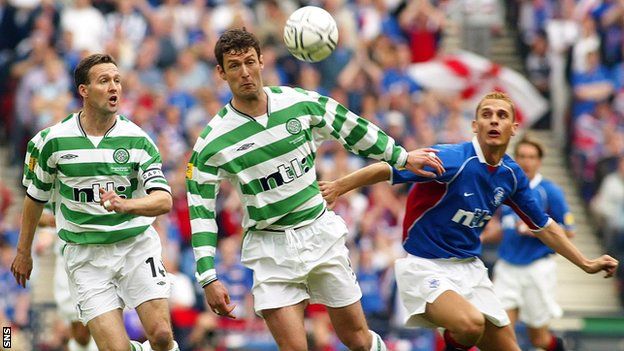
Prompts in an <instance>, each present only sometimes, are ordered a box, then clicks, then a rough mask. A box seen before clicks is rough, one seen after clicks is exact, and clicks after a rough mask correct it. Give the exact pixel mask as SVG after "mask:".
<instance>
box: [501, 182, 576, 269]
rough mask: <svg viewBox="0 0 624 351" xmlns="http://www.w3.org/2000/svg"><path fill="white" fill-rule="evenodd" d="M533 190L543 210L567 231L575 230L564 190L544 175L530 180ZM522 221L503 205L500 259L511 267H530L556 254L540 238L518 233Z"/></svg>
mask: <svg viewBox="0 0 624 351" xmlns="http://www.w3.org/2000/svg"><path fill="white" fill-rule="evenodd" d="M530 187H531V189H532V191H533V196H534V197H535V198H536V200H537V203H538V205H539V206H540V209H542V211H544V212H546V213H547V214H548V215H549V216H550V218H552V219H553V220H554V221H556V222H557V223H559V224H560V225H561V226H562V227H563V228H564V229H566V230H572V229H573V227H574V217H573V216H572V213H570V210H569V209H568V204H567V203H566V201H565V198H564V196H563V191H561V189H560V188H559V187H558V186H557V185H555V184H554V183H553V182H551V181H549V180H547V179H544V178H543V177H542V175H541V174H537V175H536V176H535V177H534V178H533V179H532V180H531V182H530ZM519 221H520V218H518V216H517V215H516V214H515V213H514V211H513V210H512V209H511V208H509V207H507V206H503V208H502V212H501V227H502V230H503V240H502V241H501V244H500V246H499V248H498V256H499V257H500V258H502V259H503V260H505V261H507V262H509V263H511V264H516V265H527V264H530V263H531V262H534V261H535V260H538V259H540V258H542V257H544V256H548V255H550V254H553V253H555V252H554V251H553V250H552V249H551V248H549V247H548V246H546V245H544V243H542V242H541V241H540V240H539V239H538V238H535V237H532V236H527V235H521V234H519V233H518V231H517V228H518V225H519Z"/></svg>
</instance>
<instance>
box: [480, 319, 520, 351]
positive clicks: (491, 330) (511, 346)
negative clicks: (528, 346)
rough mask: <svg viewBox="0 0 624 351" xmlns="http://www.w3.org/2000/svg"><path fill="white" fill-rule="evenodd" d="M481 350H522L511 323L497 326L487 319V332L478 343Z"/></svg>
mask: <svg viewBox="0 0 624 351" xmlns="http://www.w3.org/2000/svg"><path fill="white" fill-rule="evenodd" d="M477 347H479V350H481V351H521V350H520V347H518V343H517V342H516V334H515V333H514V330H513V329H512V328H511V325H509V324H508V325H506V326H504V327H497V326H496V325H494V324H493V323H492V322H490V321H489V320H487V319H486V320H485V332H484V333H483V336H482V337H481V340H479V342H478V343H477Z"/></svg>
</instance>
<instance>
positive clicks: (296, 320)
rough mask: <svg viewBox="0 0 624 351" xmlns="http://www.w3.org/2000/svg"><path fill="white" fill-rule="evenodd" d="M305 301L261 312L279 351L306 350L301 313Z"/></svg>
mask: <svg viewBox="0 0 624 351" xmlns="http://www.w3.org/2000/svg"><path fill="white" fill-rule="evenodd" d="M306 304H307V301H301V302H299V303H297V304H294V305H291V306H285V307H279V308H270V309H264V310H262V316H263V317H264V320H265V322H266V324H267V326H268V327H269V330H270V331H271V334H272V335H273V338H274V339H275V342H276V343H277V346H278V347H279V349H280V351H305V350H307V349H308V342H307V340H306V331H305V326H304V324H303V317H304V316H303V311H304V309H305V306H306Z"/></svg>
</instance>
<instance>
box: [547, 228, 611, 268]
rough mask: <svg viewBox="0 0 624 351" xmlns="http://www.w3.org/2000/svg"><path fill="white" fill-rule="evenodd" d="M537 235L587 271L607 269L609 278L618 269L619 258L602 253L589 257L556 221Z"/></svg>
mask: <svg viewBox="0 0 624 351" xmlns="http://www.w3.org/2000/svg"><path fill="white" fill-rule="evenodd" d="M535 236H536V237H537V238H538V239H540V240H541V241H542V242H543V243H544V244H546V245H547V246H548V247H550V248H551V249H553V250H555V252H557V253H558V254H560V255H561V256H563V257H565V258H566V259H568V261H570V262H572V263H574V264H575V265H577V266H578V267H579V268H581V269H582V270H584V271H585V272H587V273H590V274H594V273H598V272H600V271H605V278H609V277H612V276H613V275H614V274H615V272H616V270H617V266H618V260H616V259H615V258H613V257H611V256H609V255H602V256H600V257H598V258H595V259H593V260H590V259H587V258H586V257H585V256H584V255H583V254H582V253H581V252H580V251H579V250H578V249H577V248H576V246H574V244H572V242H571V241H570V240H569V239H568V237H567V236H566V234H565V232H564V230H563V228H561V226H559V224H557V223H556V222H554V221H552V222H551V223H550V225H548V226H547V227H546V228H544V230H542V231H540V232H537V233H535Z"/></svg>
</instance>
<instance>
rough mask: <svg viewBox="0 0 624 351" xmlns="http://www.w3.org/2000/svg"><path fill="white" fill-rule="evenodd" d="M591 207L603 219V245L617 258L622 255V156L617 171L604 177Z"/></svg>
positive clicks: (623, 215) (623, 222)
mask: <svg viewBox="0 0 624 351" xmlns="http://www.w3.org/2000/svg"><path fill="white" fill-rule="evenodd" d="M592 209H593V210H594V212H595V213H596V214H597V215H598V216H599V218H601V219H602V220H603V225H604V235H605V237H604V245H605V247H606V248H607V249H608V250H610V253H612V254H613V255H614V257H615V258H617V259H622V258H623V257H624V157H620V159H619V163H618V168H617V171H615V172H613V173H611V174H609V175H608V176H606V177H605V179H604V181H603V182H602V185H601V186H600V189H599V190H598V193H597V194H596V197H595V198H594V199H593V201H592Z"/></svg>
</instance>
